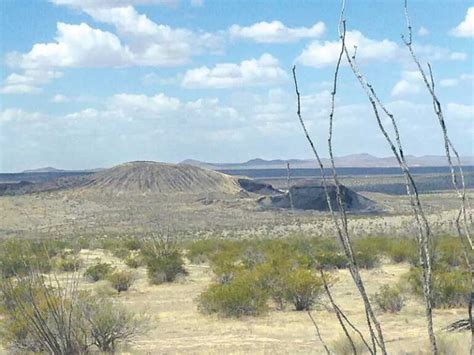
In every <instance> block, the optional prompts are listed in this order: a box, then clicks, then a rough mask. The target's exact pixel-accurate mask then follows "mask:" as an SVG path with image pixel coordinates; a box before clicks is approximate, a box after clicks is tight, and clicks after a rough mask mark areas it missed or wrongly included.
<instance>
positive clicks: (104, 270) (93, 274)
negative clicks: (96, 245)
mask: <svg viewBox="0 0 474 355" xmlns="http://www.w3.org/2000/svg"><path fill="white" fill-rule="evenodd" d="M113 270H114V268H113V267H112V265H110V264H108V263H103V262H100V261H99V260H98V261H97V264H95V265H92V266H89V267H88V268H87V269H86V271H85V272H84V277H86V278H87V279H89V280H90V281H92V282H97V281H99V280H104V279H106V278H107V277H108V276H109V275H110V274H111V273H112V271H113Z"/></svg>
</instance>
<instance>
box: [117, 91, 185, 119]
mask: <svg viewBox="0 0 474 355" xmlns="http://www.w3.org/2000/svg"><path fill="white" fill-rule="evenodd" d="M108 106H109V108H111V109H114V110H122V111H124V112H128V113H140V112H149V113H153V114H162V113H167V112H172V111H177V110H178V109H179V108H180V107H181V102H180V100H179V99H177V98H175V97H169V96H166V95H165V94H162V93H161V94H157V95H155V96H147V95H137V94H118V95H115V96H113V97H112V98H111V99H110V100H109V104H108Z"/></svg>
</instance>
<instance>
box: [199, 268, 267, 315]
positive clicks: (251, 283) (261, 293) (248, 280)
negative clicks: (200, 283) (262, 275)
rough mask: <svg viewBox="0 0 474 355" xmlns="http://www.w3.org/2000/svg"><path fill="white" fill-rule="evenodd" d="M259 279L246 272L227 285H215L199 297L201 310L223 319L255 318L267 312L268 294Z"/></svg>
mask: <svg viewBox="0 0 474 355" xmlns="http://www.w3.org/2000/svg"><path fill="white" fill-rule="evenodd" d="M257 282H258V280H257V278H256V276H255V275H254V274H253V273H251V272H244V273H241V274H239V275H238V276H237V277H235V278H234V279H233V280H232V281H230V282H228V283H225V284H213V285H211V286H209V287H208V289H207V290H206V291H204V292H203V293H202V294H201V295H200V297H199V310H200V311H201V312H203V313H217V314H219V315H220V316H223V317H241V316H255V315H259V314H261V313H262V312H264V311H265V310H266V307H267V300H268V292H267V291H266V290H264V289H263V288H261V287H258V286H257Z"/></svg>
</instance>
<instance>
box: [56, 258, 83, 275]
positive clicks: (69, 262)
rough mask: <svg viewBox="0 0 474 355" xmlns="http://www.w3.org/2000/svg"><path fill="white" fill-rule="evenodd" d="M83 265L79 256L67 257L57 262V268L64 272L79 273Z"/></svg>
mask: <svg viewBox="0 0 474 355" xmlns="http://www.w3.org/2000/svg"><path fill="white" fill-rule="evenodd" d="M82 265H83V262H82V260H81V259H80V258H79V257H77V256H71V255H66V256H64V257H61V258H60V259H58V260H57V261H56V268H57V269H58V270H59V271H63V272H73V271H78V270H79V269H80V268H81V267H82Z"/></svg>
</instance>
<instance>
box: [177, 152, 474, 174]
mask: <svg viewBox="0 0 474 355" xmlns="http://www.w3.org/2000/svg"><path fill="white" fill-rule="evenodd" d="M406 159H407V162H408V164H409V165H410V166H412V167H415V166H417V167H428V166H446V165H447V161H446V157H445V156H438V155H424V156H420V157H416V156H413V155H408V156H406ZM322 162H323V164H324V166H326V167H329V166H330V160H329V159H322ZM287 163H290V167H291V168H292V169H310V168H312V169H314V168H316V167H317V164H316V161H315V160H314V159H305V160H300V159H289V160H283V159H276V160H264V159H251V160H249V161H247V162H244V163H207V162H202V161H198V160H193V159H187V160H184V161H182V162H181V164H189V165H194V166H199V167H201V168H207V169H212V170H233V169H236V170H237V169H286V164H287ZM335 163H336V166H337V167H339V168H389V167H396V166H398V163H397V161H396V160H395V158H394V157H385V158H379V157H375V156H373V155H370V154H366V153H362V154H352V155H346V156H341V157H336V158H335ZM461 163H462V165H465V166H466V165H474V156H466V157H462V158H461Z"/></svg>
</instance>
